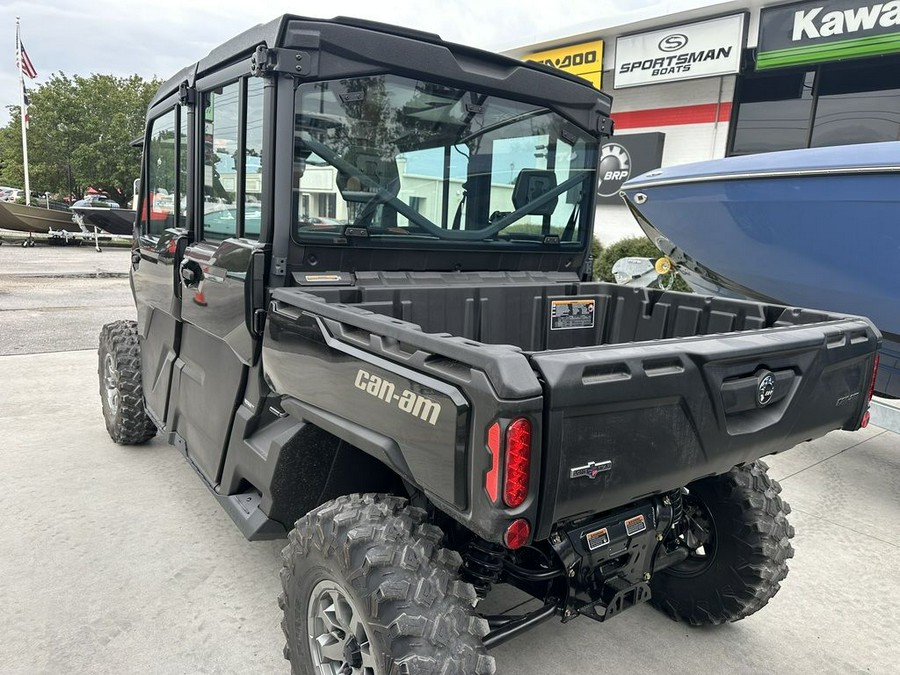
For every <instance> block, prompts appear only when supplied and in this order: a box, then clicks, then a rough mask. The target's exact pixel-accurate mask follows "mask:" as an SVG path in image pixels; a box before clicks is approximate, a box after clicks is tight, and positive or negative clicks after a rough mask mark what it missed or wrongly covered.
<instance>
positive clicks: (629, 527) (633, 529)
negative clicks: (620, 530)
mask: <svg viewBox="0 0 900 675" xmlns="http://www.w3.org/2000/svg"><path fill="white" fill-rule="evenodd" d="M646 529H647V521H645V520H644V516H635V517H634V518H629V519H628V520H626V521H625V532H627V533H628V536H629V537H630V536H632V535H635V534H637V533H638V532H643V531H644V530H646Z"/></svg>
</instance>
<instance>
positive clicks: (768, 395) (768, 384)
mask: <svg viewBox="0 0 900 675" xmlns="http://www.w3.org/2000/svg"><path fill="white" fill-rule="evenodd" d="M774 395H775V376H774V375H773V374H772V373H770V372H768V371H763V372H762V373H760V375H759V377H758V378H757V385H756V405H757V406H758V407H760V408H765V407H766V406H767V405H769V403H771V402H772V397H773V396H774Z"/></svg>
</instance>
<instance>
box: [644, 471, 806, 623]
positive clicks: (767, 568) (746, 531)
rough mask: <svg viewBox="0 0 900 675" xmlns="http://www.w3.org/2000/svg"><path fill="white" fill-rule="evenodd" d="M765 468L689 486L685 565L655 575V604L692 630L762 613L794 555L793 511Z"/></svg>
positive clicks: (684, 528) (684, 526)
mask: <svg viewBox="0 0 900 675" xmlns="http://www.w3.org/2000/svg"><path fill="white" fill-rule="evenodd" d="M767 469H768V466H766V464H765V463H764V462H761V461H759V462H755V463H753V464H749V465H746V466H742V467H736V468H734V469H732V470H731V471H729V472H728V473H726V474H724V475H722V476H714V477H712V478H705V479H703V480H700V481H697V482H696V483H693V484H691V485H689V486H688V494H685V495H684V498H683V499H684V516H683V520H682V529H681V530H680V532H681V535H680V539H681V541H680V543H681V544H683V545H685V546H687V547H688V548H689V549H690V551H691V552H690V555H689V556H688V558H687V559H686V560H685V561H683V562H681V563H679V564H677V565H674V566H672V567H669V568H667V569H665V570H663V571H662V572H660V573H658V574H656V575H654V577H653V580H652V581H651V584H650V587H651V590H652V592H653V596H652V600H651V602H652V603H653V604H654V605H655V606H656V607H657V608H658V609H661V610H662V611H664V612H665V613H666V614H668V615H669V616H670V617H672V618H673V619H676V620H682V621H686V622H688V623H690V624H693V625H695V626H701V625H709V624H713V625H717V624H721V623H725V622H727V621H738V620H740V619H743V618H744V617H747V616H750V615H751V614H753V613H754V612H757V611H758V610H760V609H762V608H763V607H764V606H765V605H766V603H768V602H769V600H770V599H772V597H773V596H774V595H775V594H776V593H777V592H778V590H779V588H780V587H781V581H782V580H783V579H784V578H785V576H787V573H788V566H787V561H788V559H789V558H792V557H793V555H794V549H793V548H792V547H791V544H790V539H791V537H793V536H794V528H793V527H791V526H790V524H789V523H788V521H787V515H788V514H789V513H790V512H791V508H790V506H788V505H787V504H786V503H785V502H784V501H783V500H782V499H781V497H780V496H779V493H780V492H781V486H780V485H778V483H777V482H776V481H774V480H772V479H771V478H769V476H768V474H767V473H766V471H767Z"/></svg>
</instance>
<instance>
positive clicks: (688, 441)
mask: <svg viewBox="0 0 900 675" xmlns="http://www.w3.org/2000/svg"><path fill="white" fill-rule="evenodd" d="M477 277H478V278H477V279H476V278H474V277H473V275H453V274H448V275H433V276H432V277H431V278H426V279H421V278H417V277H416V276H415V275H408V276H406V275H404V276H403V278H402V279H398V278H394V279H392V280H391V283H390V285H389V284H388V283H386V280H385V279H384V277H383V276H378V275H376V276H373V277H371V278H370V279H368V280H367V281H368V282H369V283H370V284H371V285H366V286H356V287H342V288H328V289H325V288H320V289H308V288H307V289H301V288H284V289H277V290H275V291H274V292H273V303H272V311H271V313H270V321H269V324H268V330H267V335H266V340H265V343H264V362H265V364H266V374H267V376H268V377H269V378H270V379H271V381H272V382H273V385H274V389H275V390H276V391H278V392H281V393H283V394H285V395H286V396H287V397H289V398H291V399H295V401H294V402H292V403H289V405H295V406H296V405H300V406H302V407H304V409H305V411H306V412H305V413H299V414H302V415H305V416H306V417H308V418H310V419H311V418H313V417H317V422H318V423H320V424H321V423H322V422H323V418H324V417H326V416H327V417H328V418H329V419H330V424H331V425H345V426H349V425H358V426H359V428H360V429H361V430H362V429H365V430H366V431H367V433H370V434H371V432H372V431H374V432H376V433H377V434H382V437H381V438H379V439H378V440H377V441H375V440H373V439H372V438H370V439H368V441H369V442H368V443H366V441H365V439H360V444H361V447H363V448H364V449H365V448H367V447H368V448H369V449H370V452H375V453H376V454H377V455H378V456H379V458H380V459H382V460H383V461H386V462H388V464H389V465H391V466H392V467H394V468H395V469H396V470H397V471H398V472H399V473H400V474H401V475H405V476H407V477H408V478H410V479H411V480H414V482H415V483H416V484H418V485H421V486H423V488H424V489H426V490H427V491H428V492H429V494H430V496H431V497H432V498H436V499H438V500H440V501H441V502H442V503H444V504H445V505H446V506H447V507H448V510H449V511H450V512H456V514H457V515H458V517H460V518H462V519H464V520H466V521H467V523H468V524H469V525H470V526H472V527H473V528H474V529H476V530H480V529H481V528H479V527H478V522H479V521H481V520H482V516H481V515H479V514H480V512H481V511H482V508H480V505H482V503H483V505H484V506H488V505H489V502H488V498H486V497H485V496H484V495H483V494H480V493H483V492H484V487H483V486H484V485H485V480H484V478H483V477H484V476H485V475H486V474H487V473H488V472H490V470H491V455H490V452H489V451H488V450H487V449H486V446H485V440H484V439H485V430H487V429H488V427H489V426H490V424H491V423H492V422H493V420H494V419H495V418H508V417H512V416H514V415H518V414H528V413H531V414H534V415H536V416H538V417H539V418H540V419H539V420H536V421H537V422H539V424H538V425H536V432H535V433H536V435H538V433H539V439H540V443H539V444H538V443H535V449H534V452H535V456H534V459H533V461H535V462H538V458H540V459H539V462H540V464H538V466H539V467H540V469H541V470H540V472H539V476H535V472H534V471H533V472H532V480H533V481H535V482H534V483H532V484H533V485H535V483H540V489H539V490H537V491H536V492H538V493H539V494H540V495H541V499H540V503H539V504H536V503H532V502H526V504H527V507H526V508H527V510H528V511H529V514H530V516H531V517H533V518H534V522H535V523H536V529H535V537H536V538H540V537H545V536H547V535H548V533H549V531H550V528H551V527H552V526H553V525H554V524H556V523H558V522H560V521H561V520H567V519H573V518H576V517H578V516H580V515H587V514H591V513H597V512H599V511H606V510H609V509H613V508H615V507H618V506H621V505H624V504H627V503H629V502H633V501H635V500H637V499H639V498H642V497H645V496H648V495H652V494H659V493H663V492H666V491H669V490H673V489H675V488H677V487H679V486H681V485H686V484H688V483H690V482H692V481H694V480H696V479H698V478H700V477H703V476H706V475H712V474H717V473H723V472H725V471H728V470H729V469H730V468H731V467H733V466H735V465H737V464H742V463H746V462H752V461H754V460H756V459H758V458H760V457H763V456H765V455H769V454H772V453H776V452H780V451H783V450H786V449H788V448H791V447H793V446H794V445H796V444H797V443H799V442H802V441H805V440H808V439H811V438H815V437H818V436H820V435H822V434H825V433H827V432H828V431H831V430H833V429H841V428H843V429H856V428H858V427H859V426H860V422H861V420H862V417H863V414H864V412H865V410H866V403H867V402H866V400H865V397H864V396H862V395H860V394H859V392H861V391H865V387H866V383H867V381H868V378H869V377H870V376H871V374H872V368H873V362H872V361H873V352H874V349H875V347H876V345H877V343H878V341H879V339H880V337H879V334H878V332H877V330H876V329H875V328H874V327H873V326H872V324H871V323H870V322H869V321H867V320H866V319H862V318H857V317H847V316H840V315H837V314H831V313H826V312H820V311H813V310H807V309H798V308H790V307H782V306H777V305H765V304H760V303H753V302H743V301H737V300H729V299H723V298H712V297H703V296H698V295H689V294H682V293H673V292H663V291H659V290H652V289H639V288H629V287H624V286H617V285H612V284H604V283H574V282H573V283H522V281H521V280H518V279H513V278H510V276H508V275H483V274H482V275H477ZM454 281H455V283H453V282H454ZM398 282H399V283H398ZM438 284H440V285H438ZM325 350H328V351H331V353H330V354H328V355H327V358H325ZM339 352H344V354H345V358H344V359H339V358H337V357H336V355H335V354H336V353H339ZM302 355H306V356H308V357H309V358H302ZM316 362H320V363H321V364H322V367H321V373H319V375H318V376H317V375H316V374H315V373H316V372H317V370H316V365H315V363H316ZM367 364H368V366H367ZM360 371H362V373H363V374H362V375H359V373H360ZM319 376H321V377H328V378H330V379H331V380H333V381H334V380H337V381H341V380H343V381H344V383H345V384H346V387H345V389H344V391H345V394H346V397H344V396H341V398H340V399H336V398H334V397H333V392H334V391H335V387H334V386H333V385H332V386H330V387H329V388H328V390H327V391H328V393H321V394H320V393H319V392H321V391H323V390H322V389H320V388H319V387H317V386H316V382H317V380H318V377H319ZM385 383H387V384H385ZM388 390H390V391H388ZM404 391H409V392H416V394H415V395H417V396H418V395H422V396H424V397H425V399H426V400H427V401H431V402H432V403H434V404H436V405H437V407H438V408H439V409H440V415H439V416H438V417H437V418H436V419H434V420H432V419H424V420H423V419H419V420H418V422H419V423H418V424H417V425H412V424H409V423H407V420H406V419H405V415H404V413H403V412H402V408H398V407H396V406H395V405H394V401H397V402H398V404H399V402H400V399H399V398H398V397H399V396H400V393H401V392H404ZM488 401H490V404H488V403H487V402H488ZM417 402H418V399H414V400H413V401H412V403H410V406H415V405H416V403H417ZM411 409H413V408H412V407H411ZM429 410H431V411H432V412H433V410H434V408H429ZM419 412H420V413H421V407H420V408H419ZM473 414H476V415H477V417H478V418H473ZM419 416H420V417H421V414H420V415H419ZM537 429H539V430H540V431H539V432H538V431H537ZM375 446H378V448H379V449H378V450H374V449H373V448H374V447H375ZM538 446H539V448H540V449H538ZM463 457H465V461H459V460H460V459H462V458H463ZM460 467H468V471H469V472H470V474H468V475H467V474H466V473H465V472H464V471H463V470H462V469H460ZM470 485H471V486H475V487H474V488H473V490H471V492H472V494H466V492H467V490H466V486H470ZM535 487H536V485H535ZM485 517H487V518H488V519H490V514H488V515H487V516H485Z"/></svg>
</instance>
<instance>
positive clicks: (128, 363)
mask: <svg viewBox="0 0 900 675" xmlns="http://www.w3.org/2000/svg"><path fill="white" fill-rule="evenodd" d="M98 356H99V364H98V372H99V375H100V400H101V402H102V405H103V419H104V420H105V421H106V430H107V431H108V432H109V436H110V438H112V439H113V440H114V441H115V442H116V443H121V444H123V445H136V444H139V443H145V442H147V441H149V440H150V439H151V438H153V437H154V436H155V435H156V425H155V424H153V421H152V420H151V419H150V417H149V416H148V415H147V410H146V408H145V407H144V388H143V385H142V383H141V345H140V342H139V341H138V333H137V324H136V323H135V322H134V321H114V322H113V323H108V324H106V325H105V326H103V329H102V330H101V331H100V348H99V349H98Z"/></svg>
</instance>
